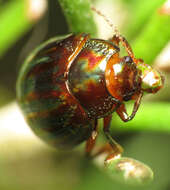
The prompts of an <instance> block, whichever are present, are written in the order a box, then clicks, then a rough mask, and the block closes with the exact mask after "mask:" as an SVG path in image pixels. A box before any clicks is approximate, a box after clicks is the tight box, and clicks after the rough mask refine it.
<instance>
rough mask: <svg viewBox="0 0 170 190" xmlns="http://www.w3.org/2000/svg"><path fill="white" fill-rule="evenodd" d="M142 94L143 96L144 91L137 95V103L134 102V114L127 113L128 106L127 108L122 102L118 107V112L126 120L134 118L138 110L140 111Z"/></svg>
mask: <svg viewBox="0 0 170 190" xmlns="http://www.w3.org/2000/svg"><path fill="white" fill-rule="evenodd" d="M142 96H143V93H142V92H141V93H139V94H138V95H137V97H136V101H135V104H134V107H133V111H132V114H131V115H130V116H129V115H128V114H127V111H126V108H125V105H124V104H121V105H120V106H119V107H118V109H117V110H116V112H117V114H118V115H119V117H120V118H121V119H122V120H123V121H124V122H127V121H130V120H131V119H133V118H134V116H135V114H136V112H137V111H138V108H139V105H140V102H141V98H142Z"/></svg>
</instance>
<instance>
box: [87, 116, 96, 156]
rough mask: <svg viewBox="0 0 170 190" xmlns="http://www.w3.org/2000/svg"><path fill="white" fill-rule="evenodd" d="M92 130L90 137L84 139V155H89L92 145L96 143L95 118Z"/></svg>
mask: <svg viewBox="0 0 170 190" xmlns="http://www.w3.org/2000/svg"><path fill="white" fill-rule="evenodd" d="M94 125H95V126H94V130H93V131H92V134H91V136H90V138H89V139H88V140H87V141H86V155H87V156H91V152H92V150H93V147H94V145H95V143H96V138H97V135H98V133H97V119H95V124H94Z"/></svg>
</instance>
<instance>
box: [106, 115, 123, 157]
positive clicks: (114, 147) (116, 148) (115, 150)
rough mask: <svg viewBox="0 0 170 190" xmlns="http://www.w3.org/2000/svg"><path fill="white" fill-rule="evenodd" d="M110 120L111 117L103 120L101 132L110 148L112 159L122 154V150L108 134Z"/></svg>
mask: <svg viewBox="0 0 170 190" xmlns="http://www.w3.org/2000/svg"><path fill="white" fill-rule="evenodd" d="M111 119H112V115H109V116H107V117H105V118H104V128H103V130H104V133H105V135H106V137H107V139H108V141H109V144H110V145H111V147H112V157H113V156H117V155H121V153H122V152H123V148H122V147H121V146H120V145H119V144H118V143H117V142H116V141H115V140H114V139H113V138H112V136H111V134H110V130H109V128H110V123H111Z"/></svg>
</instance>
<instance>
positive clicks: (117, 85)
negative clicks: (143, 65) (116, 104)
mask: <svg viewBox="0 0 170 190" xmlns="http://www.w3.org/2000/svg"><path fill="white" fill-rule="evenodd" d="M126 58H127V57H123V58H120V57H119V54H118V53H117V54H114V55H113V56H112V57H111V58H110V59H109V61H108V63H107V66H106V71H105V79H106V86H107V89H108V91H109V92H110V94H111V95H112V96H113V97H115V98H117V99H118V100H120V101H128V100H130V99H132V96H133V95H135V94H136V93H138V91H139V90H140V85H141V78H140V72H139V71H138V69H137V68H136V65H135V63H133V62H132V63H128V62H126V61H125V59H126Z"/></svg>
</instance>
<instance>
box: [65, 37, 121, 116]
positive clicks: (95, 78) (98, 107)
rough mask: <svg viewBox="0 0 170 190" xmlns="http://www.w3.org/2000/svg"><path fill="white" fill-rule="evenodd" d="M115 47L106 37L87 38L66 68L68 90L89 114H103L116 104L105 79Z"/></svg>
mask: <svg viewBox="0 0 170 190" xmlns="http://www.w3.org/2000/svg"><path fill="white" fill-rule="evenodd" d="M117 51H118V49H117V48H116V47H114V46H113V45H112V44H110V43H108V42H106V41H103V40H95V39H94V40H93V39H90V40H88V41H87V42H86V44H85V46H84V48H83V49H82V50H81V52H80V53H79V55H78V56H77V57H76V59H75V60H74V62H73V63H72V65H71V67H70V69H69V73H68V81H67V84H68V85H67V86H68V88H69V91H70V93H71V94H72V95H73V96H74V97H75V98H76V99H77V100H78V101H79V103H80V105H81V106H82V107H83V108H84V109H85V111H86V112H87V114H88V117H89V118H93V119H94V118H100V117H104V116H106V115H108V114H110V113H111V112H112V111H113V109H114V108H115V106H116V105H117V100H116V99H115V98H114V97H113V96H111V95H110V94H109V92H108V90H107V88H106V82H105V69H106V65H107V62H108V60H109V59H110V57H111V56H112V55H113V54H115V53H116V52H117Z"/></svg>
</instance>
